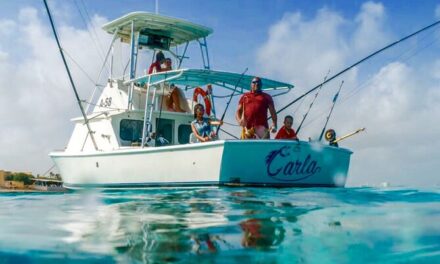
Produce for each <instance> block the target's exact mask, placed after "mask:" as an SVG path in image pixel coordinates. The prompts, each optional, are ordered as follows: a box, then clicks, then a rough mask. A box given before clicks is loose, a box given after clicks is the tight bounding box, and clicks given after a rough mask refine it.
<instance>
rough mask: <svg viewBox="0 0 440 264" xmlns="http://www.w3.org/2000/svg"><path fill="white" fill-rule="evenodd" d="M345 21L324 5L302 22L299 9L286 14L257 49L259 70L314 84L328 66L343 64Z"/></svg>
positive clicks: (267, 73) (337, 66)
mask: <svg viewBox="0 0 440 264" xmlns="http://www.w3.org/2000/svg"><path fill="white" fill-rule="evenodd" d="M344 23H345V22H344V19H343V18H342V17H341V16H340V15H339V14H336V13H334V12H331V11H329V10H327V9H325V8H323V9H321V10H319V11H318V14H317V15H316V18H315V19H314V20H311V21H305V20H304V19H303V18H302V16H301V14H300V13H298V12H297V13H287V14H286V15H285V16H284V17H283V19H282V20H281V21H279V22H278V23H276V24H275V25H273V26H272V27H271V29H270V31H269V38H268V41H267V42H266V43H264V44H263V45H262V46H261V48H260V49H259V51H258V64H259V65H260V67H261V72H263V73H264V74H266V75H269V76H276V77H278V78H280V79H283V80H286V81H292V82H293V81H295V83H297V85H298V86H300V87H302V86H311V84H315V83H316V80H317V79H322V78H323V76H324V75H325V73H326V72H327V71H328V69H329V67H330V68H339V67H341V66H342V65H343V62H344V59H345V54H346V49H347V44H346V43H345V42H343V41H340V40H341V39H342V33H341V28H342V27H343V25H344ZM323 42H325V43H326V45H325V46H323V45H322V43H323ZM305 46H307V49H304V47H305ZM304 62H308V63H304Z"/></svg>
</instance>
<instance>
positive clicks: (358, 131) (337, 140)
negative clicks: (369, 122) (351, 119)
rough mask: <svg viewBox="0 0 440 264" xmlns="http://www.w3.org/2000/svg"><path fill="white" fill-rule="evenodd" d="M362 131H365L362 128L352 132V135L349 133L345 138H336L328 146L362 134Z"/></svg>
mask: <svg viewBox="0 0 440 264" xmlns="http://www.w3.org/2000/svg"><path fill="white" fill-rule="evenodd" d="M362 131H365V127H363V128H359V129H358V130H356V131H354V132H352V133H350V134H347V135H345V136H342V137H340V138H337V139H335V140H333V141H331V142H330V144H331V143H338V142H339V141H341V140H344V139H346V138H348V137H351V136H354V135H356V134H357V133H360V132H362Z"/></svg>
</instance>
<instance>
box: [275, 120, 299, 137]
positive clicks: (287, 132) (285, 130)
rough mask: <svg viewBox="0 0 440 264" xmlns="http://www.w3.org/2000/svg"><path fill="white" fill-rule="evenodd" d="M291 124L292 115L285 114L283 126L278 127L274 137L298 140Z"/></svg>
mask: <svg viewBox="0 0 440 264" xmlns="http://www.w3.org/2000/svg"><path fill="white" fill-rule="evenodd" d="M292 124H293V117H292V116H290V115H287V116H286V117H285V118H284V126H283V127H282V128H280V131H278V134H277V135H276V136H275V139H291V140H298V137H297V136H296V132H295V130H294V129H293V128H292Z"/></svg>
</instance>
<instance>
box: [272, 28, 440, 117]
mask: <svg viewBox="0 0 440 264" xmlns="http://www.w3.org/2000/svg"><path fill="white" fill-rule="evenodd" d="M438 24H440V20H438V21H436V22H434V23H432V24H430V25H428V26H426V27H424V28H422V29H420V30H418V31H416V32H414V33H412V34H410V35H407V36H405V37H403V38H401V39H399V40H397V41H395V42H393V43H391V44H388V45H387V46H385V47H383V48H381V49H379V50H377V51H375V52H373V53H371V54H370V55H368V56H366V57H364V58H362V59H361V60H359V61H357V62H355V63H354V64H352V65H350V66H348V67H347V68H345V69H343V70H342V71H340V72H338V73H337V74H335V75H333V76H332V77H330V78H329V79H328V80H326V81H325V82H323V83H321V84H318V85H316V86H315V87H313V88H312V89H310V90H309V91H307V92H306V93H304V94H303V95H301V96H299V97H297V98H296V99H294V100H293V101H291V102H290V103H288V104H287V105H285V106H284V107H282V108H281V109H280V110H278V111H277V112H276V113H277V114H278V113H280V112H282V111H284V110H285V109H287V108H288V107H289V106H291V105H292V104H294V103H296V102H298V101H299V100H301V99H302V98H304V97H305V96H306V95H308V94H310V93H311V92H313V91H314V90H316V89H318V88H319V87H320V85H324V84H325V83H328V82H330V81H332V80H333V79H335V78H336V77H338V76H340V75H342V74H343V73H345V72H347V71H349V70H351V69H352V68H354V67H356V66H357V65H359V64H361V63H363V62H364V61H366V60H369V59H370V58H372V57H374V56H376V55H377V54H379V53H381V52H383V51H385V50H387V49H389V48H391V47H393V46H395V45H397V44H398V43H400V42H403V41H405V40H407V39H409V38H411V37H413V36H415V35H417V34H419V33H420V32H423V31H425V30H427V29H429V28H432V27H434V26H437V25H438ZM270 118H271V117H269V118H268V119H270Z"/></svg>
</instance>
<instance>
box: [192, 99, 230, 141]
mask: <svg viewBox="0 0 440 264" xmlns="http://www.w3.org/2000/svg"><path fill="white" fill-rule="evenodd" d="M204 114H205V107H204V106H203V105H202V104H196V105H195V106H194V118H195V120H194V121H192V122H191V129H192V135H191V138H190V143H197V142H207V141H212V140H215V139H216V138H217V135H216V134H215V132H214V131H213V130H212V129H211V128H212V127H211V126H212V125H214V126H218V125H222V124H223V121H215V120H210V119H209V118H207V117H204Z"/></svg>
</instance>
